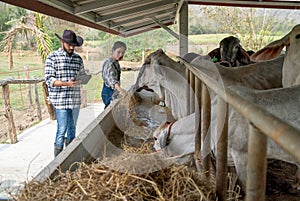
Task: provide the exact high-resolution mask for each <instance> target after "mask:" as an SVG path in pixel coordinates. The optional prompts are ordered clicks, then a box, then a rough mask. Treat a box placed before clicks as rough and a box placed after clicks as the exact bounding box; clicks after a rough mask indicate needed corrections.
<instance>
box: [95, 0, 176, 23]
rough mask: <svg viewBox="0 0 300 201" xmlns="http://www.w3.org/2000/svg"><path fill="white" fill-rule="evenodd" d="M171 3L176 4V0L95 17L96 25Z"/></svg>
mask: <svg viewBox="0 0 300 201" xmlns="http://www.w3.org/2000/svg"><path fill="white" fill-rule="evenodd" d="M171 3H176V0H164V1H159V2H155V3H150V4H147V5H144V6H139V7H136V8H132V9H128V10H123V11H120V12H117V13H112V14H109V15H105V16H101V17H97V18H96V23H101V22H104V21H107V20H113V19H116V18H122V17H125V16H129V15H131V14H132V13H139V12H147V10H151V9H157V8H158V7H160V6H166V5H167V4H171Z"/></svg>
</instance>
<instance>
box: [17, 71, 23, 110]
mask: <svg viewBox="0 0 300 201" xmlns="http://www.w3.org/2000/svg"><path fill="white" fill-rule="evenodd" d="M18 79H20V72H19V71H18ZM19 90H20V93H21V102H22V105H23V106H24V99H23V91H22V85H21V83H19Z"/></svg>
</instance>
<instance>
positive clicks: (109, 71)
mask: <svg viewBox="0 0 300 201" xmlns="http://www.w3.org/2000/svg"><path fill="white" fill-rule="evenodd" d="M125 51H126V44H125V43H123V42H121V41H117V42H115V43H114V45H113V47H112V55H111V56H109V57H108V58H107V59H106V60H105V61H104V63H103V66H102V78H103V88H102V93H101V97H102V100H103V103H104V104H105V107H104V108H106V107H107V106H108V105H109V104H110V102H111V100H112V95H113V93H114V92H115V91H117V92H119V93H120V94H121V95H122V96H124V95H125V94H126V90H124V89H122V88H121V87H120V77H121V68H120V64H119V61H121V60H122V59H123V56H124V54H125Z"/></svg>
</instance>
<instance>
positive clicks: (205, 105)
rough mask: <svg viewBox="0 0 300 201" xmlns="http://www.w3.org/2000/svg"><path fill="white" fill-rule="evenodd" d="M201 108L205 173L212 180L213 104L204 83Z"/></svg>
mask: <svg viewBox="0 0 300 201" xmlns="http://www.w3.org/2000/svg"><path fill="white" fill-rule="evenodd" d="M201 93H202V94H201V98H202V100H201V105H202V106H201V108H202V115H203V116H202V136H201V138H202V141H203V142H204V143H203V152H204V153H203V154H202V157H203V159H202V161H203V171H204V173H205V177H206V178H207V179H210V151H211V148H210V141H211V140H210V138H211V137H210V131H209V126H210V117H211V103H210V96H209V91H208V89H207V86H206V85H205V84H204V83H203V85H202V92H201Z"/></svg>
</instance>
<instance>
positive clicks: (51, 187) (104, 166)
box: [13, 143, 216, 201]
mask: <svg viewBox="0 0 300 201" xmlns="http://www.w3.org/2000/svg"><path fill="white" fill-rule="evenodd" d="M123 148H124V150H125V151H126V152H127V153H128V154H127V155H126V154H125V155H120V156H118V157H114V158H106V159H105V160H102V161H94V162H92V163H91V164H86V163H75V164H74V165H76V166H78V168H77V169H76V170H75V171H74V172H71V171H67V172H65V173H60V174H59V175H58V176H57V177H55V178H53V179H48V180H47V181H45V182H38V181H31V182H29V183H26V184H25V187H24V188H23V189H22V190H21V191H20V192H19V193H18V194H16V195H15V196H14V197H13V198H14V199H15V200H20V201H21V200H22V201H23V200H47V201H48V200H137V201H140V200H159V201H162V200H185V201H189V200H208V201H209V200H216V195H215V192H214V188H215V187H214V186H215V185H214V183H212V182H208V181H206V180H203V176H202V175H201V174H199V173H197V172H195V171H194V170H191V169H190V168H188V167H187V166H184V165H179V164H174V163H173V164H167V167H166V168H163V169H162V168H160V169H159V170H158V171H153V169H151V168H148V167H147V165H146V164H145V163H143V162H141V161H140V158H135V157H132V156H133V155H134V156H136V157H138V156H140V157H144V156H150V154H149V153H151V145H150V144H148V143H145V144H143V145H142V146H141V147H140V148H133V147H128V146H126V145H123ZM130 153H133V154H130ZM154 155H155V154H154ZM156 156H157V155H156ZM130 158H131V159H130ZM133 158H134V159H133ZM153 159H154V160H155V161H156V163H161V162H162V161H160V160H157V158H155V157H154V158H153ZM132 160H133V161H132ZM146 160H149V159H147V158H146ZM112 164H114V166H113V165H112ZM129 164H139V165H142V166H143V167H145V168H146V170H148V172H145V173H144V174H133V173H132V171H129V169H126V168H125V169H124V167H126V165H129ZM149 164H152V165H153V164H154V161H150V162H149ZM118 166H119V167H118ZM116 167H118V168H116ZM122 168H123V169H122ZM127 168H128V167H127ZM121 169H122V170H121ZM120 170H121V171H120Z"/></svg>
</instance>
